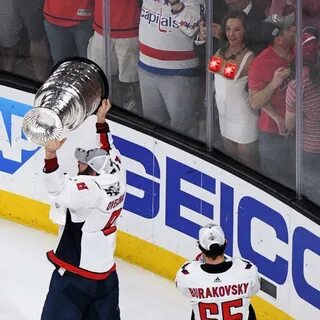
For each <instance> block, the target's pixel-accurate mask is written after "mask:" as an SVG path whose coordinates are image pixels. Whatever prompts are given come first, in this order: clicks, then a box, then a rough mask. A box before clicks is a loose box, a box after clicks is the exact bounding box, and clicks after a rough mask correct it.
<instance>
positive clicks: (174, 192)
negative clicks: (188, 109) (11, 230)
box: [0, 86, 320, 320]
mask: <svg viewBox="0 0 320 320" xmlns="http://www.w3.org/2000/svg"><path fill="white" fill-rule="evenodd" d="M33 98H34V96H33V95H32V94H28V93H25V92H21V91H17V90H14V89H10V88H7V87H3V86H0V151H1V152H0V215H1V216H4V217H6V218H9V219H12V220H15V221H18V222H20V223H24V224H27V225H31V226H33V227H35V228H39V229H43V230H46V231H49V232H55V231H56V228H55V226H54V225H52V224H51V223H50V221H49V220H48V210H49V199H48V197H47V194H46V192H45V189H44V185H43V181H42V177H41V175H42V167H43V150H42V149H40V148H39V147H38V146H36V145H34V144H33V143H31V142H29V141H27V140H26V139H25V137H24V136H23V133H22V131H21V124H22V120H23V116H24V114H25V113H26V112H27V111H28V110H30V108H31V105H32V104H33ZM94 123H95V118H94V117H91V118H89V119H88V120H87V121H86V122H85V123H84V124H83V125H82V126H81V127H80V128H79V129H77V130H75V131H73V132H71V133H69V134H68V139H67V142H66V143H65V146H64V148H63V149H62V150H61V152H60V153H59V154H58V159H59V163H60V166H61V167H62V168H63V170H64V171H66V172H69V173H70V174H75V173H76V171H77V166H76V161H75V159H74V158H73V152H74V148H75V147H77V146H80V147H83V148H86V147H92V146H93V145H95V141H96V140H95V133H94ZM109 123H110V127H111V131H112V133H113V136H114V142H115V144H116V146H117V147H118V149H119V150H120V152H121V154H122V155H123V161H124V163H125V166H126V168H127V181H128V194H127V197H126V201H125V210H123V214H122V216H121V218H120V219H119V224H118V226H119V230H120V231H119V232H118V243H117V255H118V256H120V257H122V258H124V259H126V260H128V261H130V262H132V263H135V264H139V265H141V266H143V267H145V268H146V269H149V270H151V271H153V272H156V273H158V274H160V275H162V276H164V277H166V278H169V279H173V278H174V275H175V273H176V271H177V269H178V268H179V266H180V265H181V264H182V263H183V261H185V259H192V258H194V257H195V255H196V254H197V253H198V249H197V242H196V238H197V233H198V230H199V226H201V225H204V224H206V223H209V222H212V221H214V222H216V223H219V224H221V225H222V227H223V228H224V230H225V233H226V236H227V238H228V247H227V254H228V255H235V256H237V255H240V256H242V257H243V258H245V259H248V260H251V261H252V262H253V263H255V264H256V265H257V266H258V269H259V272H260V274H261V277H262V279H263V291H260V293H259V295H258V297H255V298H254V300H253V303H254V306H255V308H256V310H257V313H258V319H263V320H271V319H272V320H273V319H301V320H305V319H306V317H308V318H310V319H318V318H320V316H319V315H320V277H319V276H318V271H317V266H319V265H320V227H319V226H318V225H317V224H315V223H313V222H312V221H310V220H308V219H307V218H305V217H304V216H303V215H302V214H300V213H299V212H297V211H295V210H293V209H292V208H290V207H289V206H287V205H285V204H283V203H282V202H280V201H278V200H277V199H275V198H273V197H272V196H270V195H269V194H267V193H265V192H263V191H262V190H260V189H258V188H256V187H254V186H253V185H251V184H249V183H248V182H246V181H244V180H241V179H239V178H238V177H236V176H234V175H232V174H230V173H228V172H227V171H225V170H222V169H221V168H219V167H217V166H215V165H213V164H211V163H208V162H206V161H204V160H203V159H201V158H198V157H196V156H193V155H190V154H188V153H186V152H184V151H182V150H180V149H177V148H175V147H173V146H171V145H169V144H167V143H164V142H163V141H160V140H158V139H155V138H154V137H151V136H148V135H146V134H143V133H141V132H138V131H135V130H133V129H131V128H127V127H124V126H123V125H120V124H118V123H115V122H111V121H109Z"/></svg>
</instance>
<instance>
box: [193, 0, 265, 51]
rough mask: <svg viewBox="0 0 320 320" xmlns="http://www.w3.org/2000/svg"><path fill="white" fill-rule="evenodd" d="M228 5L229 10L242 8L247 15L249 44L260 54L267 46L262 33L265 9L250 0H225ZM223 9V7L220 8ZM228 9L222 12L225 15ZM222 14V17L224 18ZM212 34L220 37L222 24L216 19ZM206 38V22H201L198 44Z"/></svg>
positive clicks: (217, 37) (252, 49) (251, 48)
mask: <svg viewBox="0 0 320 320" xmlns="http://www.w3.org/2000/svg"><path fill="white" fill-rule="evenodd" d="M224 1H225V4H226V5H227V8H226V9H227V10H242V11H244V12H245V14H246V15H247V25H248V36H247V43H248V44H247V45H248V48H249V49H250V50H251V51H252V52H253V53H254V54H258V53H259V52H260V51H261V50H262V49H264V48H265V47H266V46H267V43H266V41H265V40H264V39H263V34H262V29H261V26H262V21H263V20H264V19H265V13H264V10H263V9H262V8H261V6H258V5H257V4H256V3H255V2H252V1H250V0H224ZM220 10H221V9H220ZM227 10H226V11H225V12H224V13H222V14H223V16H224V15H225V14H226V13H227ZM223 16H221V17H220V18H221V19H222V17H223ZM212 34H213V36H214V37H215V38H216V39H219V38H220V34H221V25H220V24H218V23H216V22H215V21H214V23H213V25H212ZM205 39H206V28H205V24H204V23H201V24H200V32H199V36H198V38H197V40H198V42H196V44H198V45H199V44H201V43H204V42H205Z"/></svg>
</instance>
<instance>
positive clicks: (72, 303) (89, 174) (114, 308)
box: [41, 100, 126, 320]
mask: <svg viewBox="0 0 320 320" xmlns="http://www.w3.org/2000/svg"><path fill="white" fill-rule="evenodd" d="M110 108H111V104H110V102H109V101H107V100H103V101H102V104H101V106H100V107H99V108H98V111H97V123H96V132H97V134H98V135H99V137H100V143H101V146H100V148H94V149H91V150H84V149H81V148H77V149H76V150H75V157H76V159H77V160H78V169H79V172H78V175H77V176H76V177H73V178H71V177H69V176H68V175H65V174H64V173H63V172H62V170H61V169H60V168H59V165H58V160H57V150H59V149H60V148H61V146H62V145H63V143H64V140H62V141H59V140H52V141H49V142H48V143H47V144H46V145H45V167H44V170H43V171H44V179H45V184H46V188H47V191H48V193H49V196H50V198H51V199H52V200H53V202H54V204H53V206H52V208H51V211H50V218H51V220H53V222H55V223H56V224H58V225H59V228H60V230H59V231H60V232H59V234H60V239H59V243H58V246H57V248H56V249H55V250H52V251H49V252H48V253H47V256H48V259H49V261H50V262H51V263H52V264H53V265H54V266H55V267H56V269H55V270H54V272H53V274H52V278H51V282H50V287H49V292H48V294H47V298H46V301H45V304H44V307H43V311H42V316H41V319H42V320H55V319H59V320H84V319H88V320H93V319H95V320H98V319H101V320H102V319H112V320H120V312H119V286H118V276H117V272H116V265H115V262H114V256H113V255H114V251H115V241H116V230H117V227H116V220H117V218H118V217H119V215H120V213H121V210H122V208H123V203H124V198H125V183H126V181H125V173H124V171H123V169H122V165H121V160H120V153H119V152H118V151H117V149H115V147H114V145H113V144H112V137H111V134H110V132H109V126H108V124H107V123H106V120H105V117H106V114H107V112H108V111H109V109H110Z"/></svg>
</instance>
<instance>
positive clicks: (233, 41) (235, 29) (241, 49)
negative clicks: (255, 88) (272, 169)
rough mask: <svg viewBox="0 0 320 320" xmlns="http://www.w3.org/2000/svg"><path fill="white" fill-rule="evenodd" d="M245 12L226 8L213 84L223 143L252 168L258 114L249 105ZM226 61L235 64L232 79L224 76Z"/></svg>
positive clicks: (254, 160)
mask: <svg viewBox="0 0 320 320" xmlns="http://www.w3.org/2000/svg"><path fill="white" fill-rule="evenodd" d="M247 28H248V27H247V25H246V14H245V13H244V12H243V11H239V10H235V11H229V13H228V14H227V15H226V17H225V18H224V21H223V23H222V30H221V36H220V37H221V40H222V43H223V45H222V47H221V48H220V49H219V50H218V52H217V53H216V54H215V56H216V57H218V58H220V59H222V64H221V69H220V71H219V72H217V73H216V75H215V80H214V85H215V91H216V102H217V108H218V112H219V122H220V130H221V135H222V141H223V146H224V149H225V151H226V153H227V154H228V155H230V156H231V157H233V158H235V159H236V160H239V161H241V162H243V163H244V164H246V165H248V166H252V167H256V166H257V165H258V157H257V155H258V129H257V123H258V114H257V112H255V111H253V110H252V109H251V108H250V106H249V95H248V88H247V85H248V72H249V68H250V65H251V63H252V61H253V58H254V55H253V53H252V52H251V51H250V50H249V49H248V48H247V46H246V36H247ZM228 64H234V65H236V68H237V72H236V74H235V77H234V78H233V79H229V78H227V77H225V76H224V73H225V71H226V68H228Z"/></svg>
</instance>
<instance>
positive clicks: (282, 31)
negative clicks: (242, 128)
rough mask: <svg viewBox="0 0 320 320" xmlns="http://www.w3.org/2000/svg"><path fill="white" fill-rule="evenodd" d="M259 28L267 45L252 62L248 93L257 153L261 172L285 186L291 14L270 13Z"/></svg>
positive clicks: (289, 149)
mask: <svg viewBox="0 0 320 320" xmlns="http://www.w3.org/2000/svg"><path fill="white" fill-rule="evenodd" d="M263 29H264V33H265V36H267V35H269V37H270V39H271V45H270V46H269V47H267V48H266V49H264V50H263V51H262V52H261V53H260V54H259V55H258V56H257V57H256V58H255V60H254V61H253V63H252V65H251V68H250V71H249V82H248V84H249V96H250V104H251V107H252V108H253V109H256V110H260V112H261V113H260V119H259V124H258V127H259V153H260V158H261V169H262V173H263V174H265V175H267V176H268V177H269V178H272V179H274V180H275V181H277V182H280V183H282V184H284V185H286V186H289V187H293V186H294V179H293V178H294V172H295V171H294V166H293V165H294V153H293V152H294V139H293V137H292V136H289V135H288V130H287V128H286V126H285V121H284V115H285V109H286V105H285V98H286V88H287V84H288V82H289V80H290V76H291V72H290V67H289V66H290V63H291V62H292V61H293V59H294V54H293V49H294V45H295V34H296V27H295V25H294V14H290V15H288V16H279V15H272V16H269V17H267V18H266V20H265V22H264V24H263Z"/></svg>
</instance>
